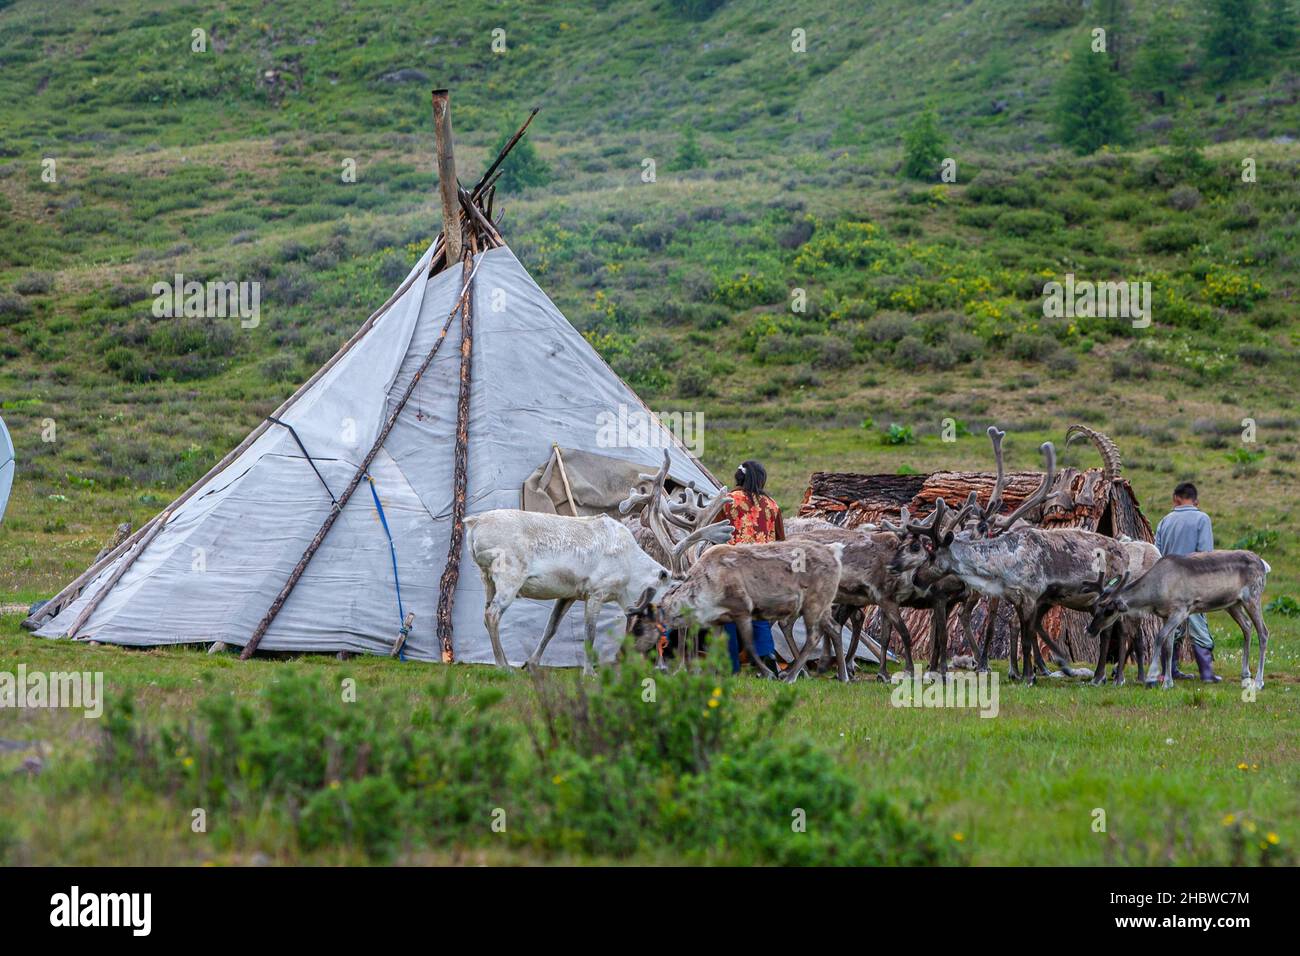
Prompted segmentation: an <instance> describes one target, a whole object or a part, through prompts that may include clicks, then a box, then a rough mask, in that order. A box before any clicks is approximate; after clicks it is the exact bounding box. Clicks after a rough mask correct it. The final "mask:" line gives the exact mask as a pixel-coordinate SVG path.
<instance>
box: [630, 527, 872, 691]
mask: <svg viewBox="0 0 1300 956" xmlns="http://www.w3.org/2000/svg"><path fill="white" fill-rule="evenodd" d="M844 550H845V548H844V545H843V544H842V543H839V542H833V543H830V544H821V543H818V542H816V541H807V540H799V541H774V542H770V543H768V544H740V545H717V546H715V547H712V548H709V549H708V550H707V551H705V552H704V554H703V555H701V557H700V559H699V560H698V561H697V562H696V563H695V564H694V566H692V568H691V569H690V572H689V573H688V574H687V575H686V578H685V579H684V580H682V581H680V582H678V583H676V584H674V585H672V586H671V587H670V588H668V591H667V593H665V594H664V596H663V598H662V599H661V600H660V601H659V603H658V604H657V605H656V604H654V603H652V602H651V601H649V600H645V601H642V602H641V603H640V604H639V605H637V606H636V607H632V608H629V609H628V630H629V631H630V632H632V633H633V634H634V635H635V646H636V649H637V650H638V651H640V652H643V653H644V652H646V651H648V650H650V649H651V648H652V647H653V646H654V644H655V642H656V641H657V640H658V637H659V633H660V632H659V629H658V627H657V626H656V625H662V626H663V627H667V628H678V629H685V630H687V631H689V632H698V630H700V629H710V628H713V627H716V626H718V625H720V624H735V625H736V632H737V634H738V635H739V637H740V642H741V645H742V646H743V647H744V648H745V651H746V653H747V654H748V655H749V658H750V660H752V661H754V663H755V664H756V665H757V667H758V670H759V673H761V674H763V675H764V676H767V677H771V676H775V675H773V674H772V672H771V671H770V670H768V668H767V666H766V665H764V663H763V662H762V661H761V660H760V659H759V658H758V655H757V654H755V653H754V631H753V625H752V622H753V621H754V620H755V619H758V620H767V621H778V622H784V623H786V625H787V629H788V627H790V626H793V623H794V621H795V619H796V618H801V619H802V620H803V624H804V628H805V630H806V631H807V633H808V635H809V639H808V641H807V642H806V645H805V646H806V647H810V646H811V645H812V644H813V643H815V641H814V637H815V636H816V635H819V634H822V635H825V636H826V637H827V638H828V639H829V640H830V641H831V643H832V646H833V647H834V649H835V658H836V665H837V671H838V675H839V678H840V680H842V681H847V680H848V679H849V675H848V671H847V669H846V668H845V664H844V650H843V646H842V645H841V642H840V634H839V631H838V629H835V628H833V627H832V625H831V617H830V610H831V604H832V603H833V602H834V600H835V594H836V590H837V588H838V587H839V580H840V568H841V556H842V555H843V553H844ZM692 637H693V635H692V634H688V635H687V636H686V638H685V640H683V642H682V649H683V654H682V660H683V664H684V663H685V657H686V654H685V649H686V647H688V646H689V645H691V644H692V643H694V642H693V640H692ZM798 676H799V671H798V669H795V668H792V669H791V670H790V671H789V672H787V674H786V679H787V680H790V681H794V680H795V679H797V678H798Z"/></svg>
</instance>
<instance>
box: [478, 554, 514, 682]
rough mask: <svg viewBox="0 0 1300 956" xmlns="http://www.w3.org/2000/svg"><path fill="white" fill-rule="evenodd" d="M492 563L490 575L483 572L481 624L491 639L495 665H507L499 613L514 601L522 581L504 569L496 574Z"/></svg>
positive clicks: (508, 664)
mask: <svg viewBox="0 0 1300 956" xmlns="http://www.w3.org/2000/svg"><path fill="white" fill-rule="evenodd" d="M493 565H494V566H493V572H494V573H493V576H492V577H489V576H488V572H484V574H483V589H484V596H485V597H486V598H487V605H486V606H485V607H484V608H483V625H484V626H485V627H486V628H487V632H488V637H489V638H490V639H491V641H492V657H493V658H494V659H495V660H496V665H497V667H509V666H510V661H509V660H507V659H506V652H505V651H504V650H503V649H502V647H501V633H500V628H501V615H503V614H505V612H506V609H507V608H508V607H510V605H511V604H512V603H513V602H514V599H515V595H517V594H518V593H519V588H520V586H521V584H522V582H515V581H511V580H510V578H511V575H509V574H508V572H505V571H504V569H503V570H502V572H501V573H500V574H499V575H497V574H496V573H495V572H496V571H497V568H496V566H495V565H496V562H493ZM507 582H509V583H508V584H507Z"/></svg>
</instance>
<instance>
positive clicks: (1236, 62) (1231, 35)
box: [1201, 0, 1259, 83]
mask: <svg viewBox="0 0 1300 956" xmlns="http://www.w3.org/2000/svg"><path fill="white" fill-rule="evenodd" d="M1205 12H1206V28H1205V34H1204V35H1203V36H1202V38H1201V47H1202V49H1203V50H1204V51H1205V60H1206V65H1207V66H1208V67H1209V70H1210V76H1211V77H1212V78H1213V79H1214V80H1215V81H1216V82H1218V83H1227V82H1229V81H1231V80H1235V79H1237V78H1238V77H1241V76H1245V75H1246V74H1247V73H1249V72H1250V70H1251V69H1252V68H1253V66H1254V57H1255V54H1256V53H1257V52H1259V24H1258V23H1257V22H1256V20H1255V0H1206V11H1205Z"/></svg>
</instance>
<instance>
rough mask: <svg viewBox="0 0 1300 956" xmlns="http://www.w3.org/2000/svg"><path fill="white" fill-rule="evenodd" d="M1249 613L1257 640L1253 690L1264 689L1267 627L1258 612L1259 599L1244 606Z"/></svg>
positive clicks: (1262, 616)
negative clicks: (1256, 666) (1257, 655)
mask: <svg viewBox="0 0 1300 956" xmlns="http://www.w3.org/2000/svg"><path fill="white" fill-rule="evenodd" d="M1246 609H1247V610H1248V611H1249V612H1250V619H1251V621H1253V622H1254V624H1255V637H1256V638H1258V639H1259V667H1258V668H1257V669H1256V671H1255V689H1256V690H1263V689H1264V656H1265V655H1266V654H1267V653H1268V626H1267V625H1265V623H1264V615H1263V614H1261V613H1260V610H1259V598H1258V597H1257V598H1255V599H1254V600H1253V601H1251V602H1250V603H1249V604H1247V605H1246Z"/></svg>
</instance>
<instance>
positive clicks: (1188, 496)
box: [1156, 481, 1222, 683]
mask: <svg viewBox="0 0 1300 956" xmlns="http://www.w3.org/2000/svg"><path fill="white" fill-rule="evenodd" d="M1199 504H1200V501H1199V499H1198V498H1197V494H1196V486H1195V485H1194V484H1192V483H1191V482H1190V481H1184V482H1183V483H1182V484H1180V485H1179V486H1178V487H1177V488H1175V489H1174V510H1173V511H1171V512H1169V514H1167V515H1165V516H1164V517H1163V518H1161V519H1160V524H1158V525H1156V547H1157V548H1158V549H1159V550H1160V554H1161V555H1166V554H1195V553H1196V552H1198V551H1213V550H1214V530H1213V528H1211V527H1210V516H1209V515H1207V514H1206V513H1205V512H1204V511H1202V510H1201V509H1200V508H1199V507H1198V505H1199ZM1184 628H1185V632H1186V633H1190V634H1191V636H1192V653H1193V654H1194V655H1195V656H1196V663H1197V666H1199V667H1200V669H1201V680H1203V681H1207V682H1212V683H1217V682H1218V681H1220V680H1222V678H1221V677H1216V676H1215V674H1214V665H1213V664H1212V663H1211V662H1212V661H1213V660H1214V657H1213V655H1212V654H1211V651H1212V650H1213V649H1214V638H1212V637H1211V636H1210V627H1209V625H1208V624H1206V623H1205V615H1204V614H1193V615H1191V616H1190V617H1188V618H1187V623H1186V624H1185V625H1184ZM1181 640H1182V633H1180V634H1179V636H1178V639H1177V640H1176V641H1175V643H1174V677H1175V678H1182V679H1184V680H1190V679H1191V678H1192V675H1191V674H1184V673H1183V672H1182V671H1180V670H1179V669H1178V641H1181Z"/></svg>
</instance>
